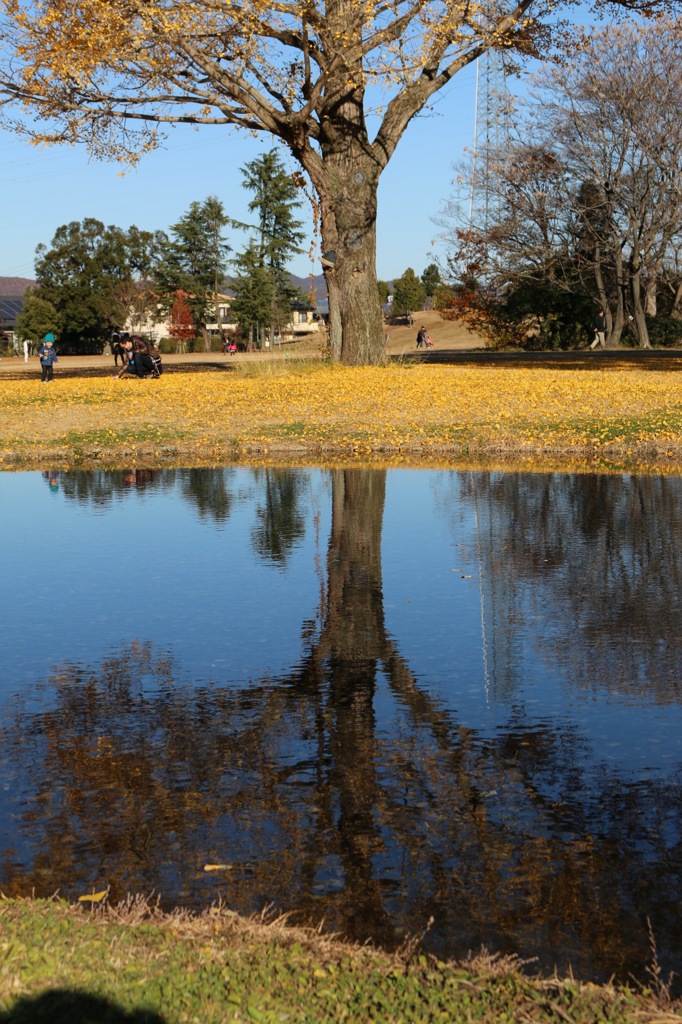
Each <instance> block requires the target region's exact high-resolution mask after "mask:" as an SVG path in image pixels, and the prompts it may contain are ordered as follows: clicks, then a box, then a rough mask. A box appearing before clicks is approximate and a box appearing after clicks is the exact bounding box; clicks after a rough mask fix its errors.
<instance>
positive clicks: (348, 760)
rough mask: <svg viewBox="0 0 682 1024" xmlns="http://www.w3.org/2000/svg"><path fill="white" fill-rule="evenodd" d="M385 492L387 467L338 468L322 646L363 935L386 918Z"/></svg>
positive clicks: (348, 860) (352, 886) (347, 863)
mask: <svg viewBox="0 0 682 1024" xmlns="http://www.w3.org/2000/svg"><path fill="white" fill-rule="evenodd" d="M385 490H386V474H385V472H366V471H363V470H335V471H334V473H333V498H332V503H333V504H332V532H331V537H330V542H329V552H328V557H327V566H328V597H327V616H326V621H325V623H324V627H323V630H322V635H321V636H320V645H319V651H320V653H322V652H324V653H323V657H324V658H325V661H326V662H327V665H328V671H329V682H330V708H331V722H330V725H331V736H330V748H331V754H332V762H333V764H334V768H333V772H334V778H333V780H332V781H333V784H334V789H335V790H336V791H337V793H338V799H339V819H338V831H339V838H340V854H341V859H342V861H343V865H344V871H345V874H346V884H347V887H348V889H349V890H350V891H352V892H353V894H354V914H353V917H354V919H355V920H356V921H357V923H358V933H361V932H362V925H363V922H364V921H365V920H366V918H367V917H368V916H369V915H371V917H372V918H374V920H375V921H380V920H382V918H383V917H384V911H383V906H382V900H381V894H380V890H379V886H378V883H377V880H376V879H375V878H374V877H373V874H374V873H373V871H372V855H373V854H374V853H375V852H376V849H377V847H378V845H379V842H380V841H379V836H378V832H377V827H376V822H375V806H376V803H377V800H378V797H379V786H378V782H377V778H376V751H375V742H376V729H375V718H374V706H373V705H374V690H375V681H376V671H377V662H378V659H379V658H380V657H381V652H382V650H383V648H384V646H385V642H386V640H385V627H384V612H383V595H382V582H381V527H382V519H383V511H384V496H385Z"/></svg>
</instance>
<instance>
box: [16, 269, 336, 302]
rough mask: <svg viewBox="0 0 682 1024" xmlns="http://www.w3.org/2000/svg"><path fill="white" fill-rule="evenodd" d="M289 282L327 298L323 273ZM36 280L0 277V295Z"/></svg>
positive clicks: (18, 290) (22, 289) (20, 291)
mask: <svg viewBox="0 0 682 1024" xmlns="http://www.w3.org/2000/svg"><path fill="white" fill-rule="evenodd" d="M289 277H290V278H291V283H292V284H293V286H294V288H298V290H299V291H301V292H302V293H303V294H304V295H305V296H306V297H307V296H308V295H309V294H310V289H311V287H312V288H314V289H315V294H316V296H317V298H318V299H326V298H327V284H326V282H325V279H324V274H315V275H314V276H313V277H312V278H311V277H297V276H296V275H295V274H290V275H289ZM35 284H36V282H35V281H32V280H31V279H30V278H28V277H0V295H5V296H8V297H9V296H10V295H23V294H24V292H25V291H26V289H27V288H33V287H34V286H35ZM226 285H227V287H228V289H229V286H230V282H229V279H228V280H227V281H226Z"/></svg>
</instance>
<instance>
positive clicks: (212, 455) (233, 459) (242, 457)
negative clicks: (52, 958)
mask: <svg viewBox="0 0 682 1024" xmlns="http://www.w3.org/2000/svg"><path fill="white" fill-rule="evenodd" d="M234 465H268V466H278V465H279V466H283V467H291V466H297V467H306V466H307V467H313V466H325V467H330V466H331V467H339V468H345V467H347V468H353V467H357V468H364V467H370V468H371V467H374V468H386V469H389V468H392V467H393V468H399V467H401V468H409V469H458V470H487V471H490V470H492V469H497V470H502V471H508V472H521V471H523V472H536V473H547V472H563V473H574V472H585V473H644V474H657V475H659V474H660V475H667V476H679V475H680V474H682V438H681V439H680V440H679V441H678V440H677V439H675V440H674V441H671V440H670V439H669V438H668V439H666V440H665V441H664V442H662V443H658V442H657V441H652V440H648V441H645V442H641V443H639V444H637V443H635V444H632V443H630V444H628V445H625V444H611V445H601V446H595V445H589V444H585V445H576V444H573V445H561V444H558V445H521V444H517V443H515V442H514V441H512V440H505V441H503V442H500V441H485V440H483V441H481V440H472V441H471V442H467V443H462V444H459V445H442V444H441V445H423V444H419V445H415V444H400V445H393V446H390V445H385V444H381V445H376V446H373V445H370V444H360V445H352V446H348V445H335V444H333V443H332V444H306V443H289V442H287V443H279V442H277V441H273V442H272V443H267V444H263V443H258V444H248V443H247V444H243V443H240V444H229V445H225V444H221V443H219V442H217V443H213V444H211V445H210V447H208V448H206V447H205V446H203V445H200V444H197V443H196V442H193V443H192V442H191V443H187V444H164V445H163V446H158V445H152V444H145V443H144V442H142V443H139V444H135V445H134V446H133V445H129V446H126V445H121V444H116V445H112V446H111V447H106V446H102V445H97V446H93V447H87V446H83V447H80V446H79V447H64V446H61V445H49V446H48V445H45V444H40V443H35V442H33V441H31V440H30V439H25V441H24V444H23V447H22V449H21V450H18V449H16V448H15V449H3V448H2V446H1V443H0V470H5V471H16V472H22V471H30V470H44V469H51V470H59V471H62V472H68V471H75V470H84V471H91V470H96V469H99V470H120V469H196V468H210V467H213V468H216V467H221V466H234ZM0 1024H1V1022H0Z"/></svg>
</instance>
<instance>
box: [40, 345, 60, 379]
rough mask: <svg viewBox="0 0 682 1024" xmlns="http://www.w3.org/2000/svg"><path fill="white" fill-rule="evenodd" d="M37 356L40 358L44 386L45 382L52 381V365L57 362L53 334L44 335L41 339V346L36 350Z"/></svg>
mask: <svg viewBox="0 0 682 1024" xmlns="http://www.w3.org/2000/svg"><path fill="white" fill-rule="evenodd" d="M38 355H39V357H40V366H41V369H42V373H43V376H42V381H43V384H45V382H46V381H51V380H53V379H54V364H55V363H56V362H58V359H57V353H56V351H55V347H54V334H46V335H45V337H44V338H43V344H42V345H41V346H40V348H39V349H38Z"/></svg>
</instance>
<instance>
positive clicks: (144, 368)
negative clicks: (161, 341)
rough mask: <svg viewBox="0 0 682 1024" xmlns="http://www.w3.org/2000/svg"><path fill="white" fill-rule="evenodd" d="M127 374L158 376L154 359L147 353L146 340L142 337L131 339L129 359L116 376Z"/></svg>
mask: <svg viewBox="0 0 682 1024" xmlns="http://www.w3.org/2000/svg"><path fill="white" fill-rule="evenodd" d="M127 374H132V375H133V376H134V377H158V376H159V372H158V370H157V369H156V366H155V365H154V360H153V359H152V357H151V356H150V354H149V349H148V346H147V342H146V341H144V339H143V338H134V339H133V341H132V354H131V357H130V360H129V362H128V363H127V364H126V366H124V367H123V369H122V370H121V371H120V372H119V373H117V374H116V376H117V377H123V376H125V375H127Z"/></svg>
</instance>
